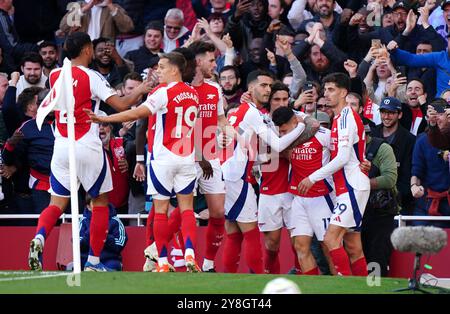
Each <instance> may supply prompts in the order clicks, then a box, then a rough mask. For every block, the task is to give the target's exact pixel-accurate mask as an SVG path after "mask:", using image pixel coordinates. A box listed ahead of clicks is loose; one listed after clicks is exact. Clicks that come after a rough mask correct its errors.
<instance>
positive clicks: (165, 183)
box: [147, 160, 196, 200]
mask: <svg viewBox="0 0 450 314" xmlns="http://www.w3.org/2000/svg"><path fill="white" fill-rule="evenodd" d="M147 178H148V179H147V184H148V186H147V195H151V196H152V197H153V198H154V199H157V200H168V199H170V198H171V197H172V196H175V194H190V193H192V192H193V190H194V187H195V178H196V171H195V164H194V163H192V164H168V163H167V162H161V161H159V160H151V161H150V165H149V166H148V169H147Z"/></svg>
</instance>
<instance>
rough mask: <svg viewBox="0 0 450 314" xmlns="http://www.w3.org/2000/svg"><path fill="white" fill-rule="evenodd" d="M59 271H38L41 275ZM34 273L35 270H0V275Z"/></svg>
mask: <svg viewBox="0 0 450 314" xmlns="http://www.w3.org/2000/svg"><path fill="white" fill-rule="evenodd" d="M60 273H61V272H59V271H43V272H40V274H43V275H54V274H60ZM33 274H36V272H33V271H0V276H2V275H3V276H8V275H33Z"/></svg>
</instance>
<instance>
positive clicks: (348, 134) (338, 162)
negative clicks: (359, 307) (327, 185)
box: [298, 73, 370, 276]
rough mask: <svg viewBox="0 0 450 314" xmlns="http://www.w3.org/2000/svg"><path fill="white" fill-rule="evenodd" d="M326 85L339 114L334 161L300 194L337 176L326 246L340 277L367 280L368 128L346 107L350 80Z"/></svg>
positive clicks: (340, 77)
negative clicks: (364, 237) (365, 165)
mask: <svg viewBox="0 0 450 314" xmlns="http://www.w3.org/2000/svg"><path fill="white" fill-rule="evenodd" d="M323 82H324V85H325V93H324V95H325V98H326V100H327V104H328V105H329V106H330V107H331V108H332V109H333V111H334V114H335V117H334V120H333V125H332V128H331V142H330V150H331V161H330V162H329V163H328V164H327V165H325V166H324V167H322V168H321V169H319V170H317V171H315V172H314V173H312V174H311V175H309V176H308V177H306V178H305V179H303V180H302V181H301V182H300V184H299V186H298V190H299V193H302V194H305V193H307V192H308V191H309V190H310V189H311V188H312V187H313V186H314V184H315V183H317V182H319V181H321V180H324V179H326V178H328V177H329V176H331V175H333V180H334V186H335V192H336V204H335V206H334V211H333V214H332V216H331V220H330V225H329V226H328V229H327V231H326V233H325V237H324V243H325V245H326V246H327V248H328V250H329V253H330V256H331V259H332V261H333V264H334V267H335V268H336V272H337V273H338V274H340V275H344V276H346V275H354V276H367V264H366V259H365V257H364V254H363V250H362V244H361V233H360V230H361V223H362V217H363V214H364V210H365V207H366V204H367V201H368V199H369V193H370V182H369V178H368V176H367V175H365V174H364V173H363V172H362V171H361V169H360V164H361V163H362V162H363V161H364V154H365V133H364V125H363V123H362V121H361V118H360V117H359V115H358V114H357V113H356V112H355V111H354V110H352V108H351V107H350V106H347V105H346V101H345V97H346V96H347V94H348V92H349V90H350V79H349V77H348V76H347V75H345V74H342V73H333V74H330V75H328V76H326V77H325V78H324V80H323ZM343 241H344V242H345V243H346V245H345V249H344V246H343V244H342V243H343Z"/></svg>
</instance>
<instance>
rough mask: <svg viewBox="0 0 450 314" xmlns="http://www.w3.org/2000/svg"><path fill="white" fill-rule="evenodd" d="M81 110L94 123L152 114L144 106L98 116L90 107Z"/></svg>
mask: <svg viewBox="0 0 450 314" xmlns="http://www.w3.org/2000/svg"><path fill="white" fill-rule="evenodd" d="M83 110H84V112H86V114H87V115H88V116H89V121H90V122H94V123H102V122H108V123H111V122H127V121H135V120H138V119H142V118H145V117H148V116H149V115H151V114H152V112H151V111H150V109H148V108H147V107H146V106H139V107H137V108H135V109H131V110H126V111H123V112H119V113H115V114H112V115H110V116H106V117H99V116H97V115H96V114H95V113H94V112H92V110H90V109H83Z"/></svg>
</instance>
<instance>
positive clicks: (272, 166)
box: [259, 156, 289, 195]
mask: <svg viewBox="0 0 450 314" xmlns="http://www.w3.org/2000/svg"><path fill="white" fill-rule="evenodd" d="M288 178H289V161H288V160H287V159H285V158H278V157H275V156H272V158H271V159H270V161H269V162H268V163H267V164H262V165H261V181H260V188H259V190H260V193H261V194H266V195H276V194H281V193H286V192H288V181H289V179H288Z"/></svg>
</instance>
